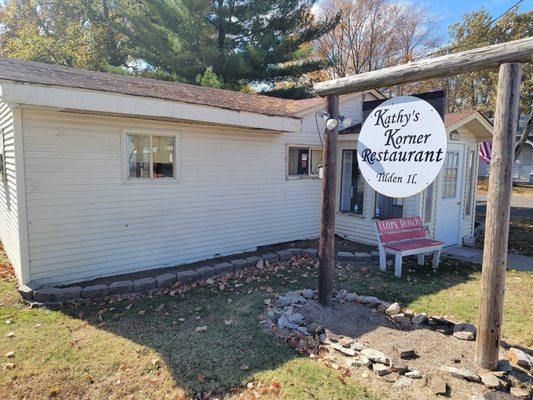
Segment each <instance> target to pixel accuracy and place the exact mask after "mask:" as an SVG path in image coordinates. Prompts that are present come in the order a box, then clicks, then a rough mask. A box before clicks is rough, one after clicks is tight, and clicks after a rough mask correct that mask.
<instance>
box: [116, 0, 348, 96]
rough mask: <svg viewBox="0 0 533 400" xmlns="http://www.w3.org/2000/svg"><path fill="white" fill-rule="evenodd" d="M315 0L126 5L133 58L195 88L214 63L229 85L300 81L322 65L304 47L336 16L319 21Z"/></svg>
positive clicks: (167, 0)
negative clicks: (315, 12)
mask: <svg viewBox="0 0 533 400" xmlns="http://www.w3.org/2000/svg"><path fill="white" fill-rule="evenodd" d="M315 2H316V0H156V1H150V2H129V3H128V6H127V8H126V10H127V15H128V19H129V26H128V30H127V31H126V32H127V34H128V36H129V37H130V39H131V43H132V54H134V55H135V56H136V57H139V58H141V59H143V60H145V61H146V62H147V63H148V64H149V65H150V66H153V67H157V68H161V69H163V70H165V71H167V72H169V73H175V74H177V75H179V76H181V77H183V78H184V79H185V80H186V81H188V82H191V83H195V82H196V77H197V75H199V74H200V75H201V74H203V73H204V71H205V70H206V68H207V67H209V66H212V69H213V72H214V74H215V75H216V76H217V77H218V79H219V80H221V81H222V83H223V85H224V87H229V88H235V89H239V88H242V87H243V86H246V85H247V84H248V83H250V82H271V83H272V82H277V81H291V80H293V81H294V80H297V79H298V78H299V77H300V76H301V75H303V74H305V73H308V72H312V71H317V70H319V69H320V68H321V67H322V66H323V64H322V62H321V61H319V60H316V59H314V58H312V57H309V55H310V47H309V46H305V45H306V44H307V43H309V42H311V41H313V40H315V39H317V38H318V37H320V36H321V35H322V34H324V33H325V32H327V31H329V30H330V29H332V28H333V27H334V26H335V24H336V23H337V22H338V18H334V19H333V20H325V21H322V22H316V21H315V20H314V16H313V14H312V13H311V7H312V6H313V5H314V3H315Z"/></svg>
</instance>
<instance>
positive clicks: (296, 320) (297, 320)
mask: <svg viewBox="0 0 533 400" xmlns="http://www.w3.org/2000/svg"><path fill="white" fill-rule="evenodd" d="M287 319H288V320H289V322H292V323H293V324H298V325H303V324H304V323H305V319H304V316H303V315H302V314H300V313H294V314H291V315H287Z"/></svg>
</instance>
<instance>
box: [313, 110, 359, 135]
mask: <svg viewBox="0 0 533 400" xmlns="http://www.w3.org/2000/svg"><path fill="white" fill-rule="evenodd" d="M318 115H319V116H320V118H322V119H323V120H324V122H325V123H326V128H328V130H332V129H335V128H336V127H337V126H338V125H339V122H340V123H341V124H342V126H343V127H344V128H348V127H349V126H350V125H352V119H351V118H350V117H343V116H342V115H340V116H339V118H338V119H333V118H330V117H331V116H330V115H329V113H327V112H326V111H319V112H318Z"/></svg>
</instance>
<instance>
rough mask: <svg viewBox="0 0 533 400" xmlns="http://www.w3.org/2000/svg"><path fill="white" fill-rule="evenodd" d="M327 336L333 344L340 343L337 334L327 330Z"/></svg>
mask: <svg viewBox="0 0 533 400" xmlns="http://www.w3.org/2000/svg"><path fill="white" fill-rule="evenodd" d="M325 333H326V336H327V338H328V339H329V340H331V341H332V342H338V341H339V340H341V337H340V335H337V334H336V333H333V332H331V331H330V330H329V329H325Z"/></svg>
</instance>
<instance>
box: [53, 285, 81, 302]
mask: <svg viewBox="0 0 533 400" xmlns="http://www.w3.org/2000/svg"><path fill="white" fill-rule="evenodd" d="M80 297H81V287H80V286H72V287H66V288H61V289H59V290H58V291H57V292H56V301H69V300H76V299H79V298H80Z"/></svg>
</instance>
